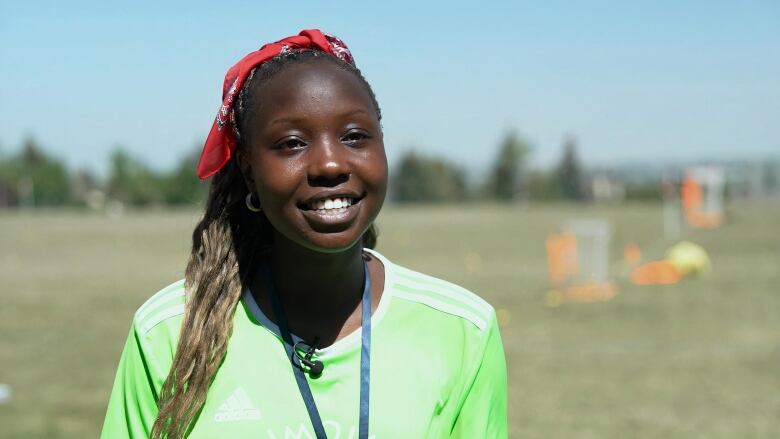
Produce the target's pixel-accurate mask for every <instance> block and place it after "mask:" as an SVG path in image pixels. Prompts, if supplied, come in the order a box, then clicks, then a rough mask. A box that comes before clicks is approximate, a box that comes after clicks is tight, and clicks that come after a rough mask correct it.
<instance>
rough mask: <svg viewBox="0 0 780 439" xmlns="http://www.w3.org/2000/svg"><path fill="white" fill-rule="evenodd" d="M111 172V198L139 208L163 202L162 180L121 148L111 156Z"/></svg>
mask: <svg viewBox="0 0 780 439" xmlns="http://www.w3.org/2000/svg"><path fill="white" fill-rule="evenodd" d="M109 172H110V174H109V178H108V184H107V188H106V192H107V195H108V196H109V198H112V199H115V200H119V201H122V202H124V203H127V204H132V205H138V206H144V205H148V204H153V203H160V202H162V201H163V196H162V193H161V189H160V186H161V182H160V178H159V177H158V176H157V175H155V173H154V172H153V171H152V170H151V169H149V168H148V167H146V165H144V164H143V163H141V162H140V161H139V160H137V159H135V158H133V157H131V156H130V154H129V153H127V152H126V151H125V150H124V149H122V148H121V147H120V148H117V149H115V150H114V152H113V153H112V154H111V168H110V171H109Z"/></svg>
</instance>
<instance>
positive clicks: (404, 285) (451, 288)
mask: <svg viewBox="0 0 780 439" xmlns="http://www.w3.org/2000/svg"><path fill="white" fill-rule="evenodd" d="M370 253H371V254H373V255H375V256H376V257H377V258H378V259H379V260H380V261H381V262H382V264H383V265H384V266H385V288H387V289H388V290H389V292H390V293H391V295H392V297H393V298H397V299H401V300H404V301H407V302H411V303H414V304H419V305H422V306H423V307H422V308H420V309H421V310H422V311H421V312H434V313H443V314H447V315H449V316H453V317H455V318H459V319H462V320H463V321H465V322H468V323H470V324H471V325H473V326H474V327H476V328H478V329H479V331H480V332H484V331H486V330H487V329H489V327H490V326H491V324H493V323H494V321H495V310H494V309H493V307H492V306H491V305H490V304H489V303H488V302H487V301H485V300H484V299H483V298H481V297H480V296H479V295H478V294H476V293H474V292H472V291H470V290H468V289H466V288H464V287H462V286H460V285H457V284H455V283H452V282H449V281H447V280H444V279H440V278H438V277H435V276H431V275H429V274H425V273H421V272H419V271H416V270H413V269H411V268H407V267H404V266H401V265H398V264H396V263H393V262H391V261H390V260H389V259H388V258H386V257H385V256H383V255H381V254H380V253H378V252H376V251H370Z"/></svg>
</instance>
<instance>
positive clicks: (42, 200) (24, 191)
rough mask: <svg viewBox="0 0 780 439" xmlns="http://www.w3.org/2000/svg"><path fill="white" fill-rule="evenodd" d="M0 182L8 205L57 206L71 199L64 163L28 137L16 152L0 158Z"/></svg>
mask: <svg viewBox="0 0 780 439" xmlns="http://www.w3.org/2000/svg"><path fill="white" fill-rule="evenodd" d="M0 181H2V186H3V192H4V195H3V198H4V199H5V200H6V203H8V204H10V201H13V203H14V204H15V203H16V202H18V203H20V204H24V205H27V206H59V205H63V204H66V203H68V202H69V201H70V198H71V197H70V184H69V176H68V170H67V168H66V167H65V164H64V163H63V162H62V161H60V160H58V159H56V158H54V157H50V156H48V155H46V153H45V152H44V151H43V149H42V148H41V147H40V146H39V145H38V143H37V142H36V141H35V139H34V138H32V137H28V138H27V139H25V141H24V143H23V144H22V149H21V151H20V152H19V153H18V154H17V155H15V156H11V157H8V158H6V159H3V160H2V161H0Z"/></svg>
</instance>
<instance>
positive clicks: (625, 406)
mask: <svg viewBox="0 0 780 439" xmlns="http://www.w3.org/2000/svg"><path fill="white" fill-rule="evenodd" d="M197 215H198V214H197V212H193V211H178V212H172V211H163V212H156V211H155V212H137V213H129V214H126V215H124V216H123V217H121V218H118V219H110V218H107V217H104V216H100V215H97V214H88V213H79V212H70V213H68V212H57V211H43V212H27V213H25V212H22V213H20V212H0V383H7V384H9V385H10V386H11V387H12V389H13V396H12V399H11V400H10V402H9V403H6V404H4V405H0V438H49V439H53V438H89V437H96V436H97V435H98V432H99V430H100V427H101V425H102V421H103V416H104V410H105V405H106V402H107V398H108V393H109V390H110V386H111V383H112V380H113V376H114V372H115V368H116V364H117V361H118V357H119V352H120V349H121V346H122V343H123V341H124V339H125V337H126V335H127V330H128V328H129V324H130V320H131V317H132V314H133V312H134V311H135V309H136V308H137V307H138V306H139V305H140V304H141V303H142V302H143V301H144V300H145V299H146V298H147V297H148V296H149V295H150V294H152V293H153V292H154V291H156V290H157V289H159V288H160V287H162V286H164V285H167V284H168V283H170V282H171V281H173V280H175V279H178V278H181V277H182V271H183V267H184V264H185V260H186V257H187V253H188V245H189V234H190V231H191V230H192V227H193V225H194V223H195V220H196V218H197ZM570 217H600V218H608V219H610V220H611V221H612V224H613V225H614V227H615V229H614V230H615V236H614V243H615V245H614V248H615V249H616V250H617V249H619V248H620V246H622V245H623V244H625V243H626V242H627V241H629V240H634V241H636V242H638V243H639V244H640V246H642V247H643V248H645V249H648V251H649V252H650V253H651V254H650V255H646V256H649V257H653V256H660V254H661V253H662V251H663V249H664V246H663V243H662V242H661V241H660V237H661V235H662V233H661V214H660V211H659V207H658V206H653V205H636V206H624V207H604V208H600V207H579V208H574V207H567V206H545V207H534V208H531V209H520V208H504V207H498V206H467V207H458V206H453V207H440V208H433V207H431V208H428V207H424V208H423V207H420V208H387V209H386V210H385V211H384V212H383V213H382V216H381V217H380V221H379V224H380V231H381V233H380V245H379V250H380V251H382V252H383V253H384V254H385V255H386V256H388V257H390V258H391V259H394V260H395V261H396V262H398V263H401V264H403V265H406V266H409V267H412V268H415V269H417V270H420V271H424V272H428V273H431V274H434V275H437V276H440V277H444V278H446V279H449V280H452V281H454V282H456V283H460V284H462V285H464V286H466V287H467V288H469V289H471V290H473V291H476V292H478V293H479V294H480V295H482V296H483V297H485V298H486V299H487V300H488V301H490V302H491V303H492V304H493V305H494V306H495V307H496V308H497V309H498V310H499V312H500V315H501V316H502V328H501V330H502V337H503V341H504V345H505V349H506V353H507V361H508V366H509V379H510V431H511V436H512V437H518V438H519V437H528V438H628V437H631V438H698V437H706V438H757V437H766V438H770V437H774V438H777V437H780V233H778V226H780V206H778V205H776V204H775V205H745V206H739V207H734V208H732V211H731V221H730V223H729V224H728V225H727V226H725V227H724V228H722V229H720V230H717V231H696V232H686V233H685V237H686V238H688V239H690V240H692V241H694V242H696V243H698V244H701V245H702V246H704V247H705V248H706V249H707V250H708V251H709V252H710V256H711V258H712V261H713V266H714V270H713V272H712V273H711V274H710V275H709V276H706V277H703V278H701V279H691V280H687V281H684V282H682V283H681V284H678V285H675V286H667V287H644V288H639V287H634V286H631V285H630V284H628V283H626V282H625V280H622V281H620V288H621V292H620V294H619V295H618V296H617V297H615V298H614V299H613V300H611V301H609V302H603V303H592V304H570V305H563V306H560V307H556V308H550V307H548V306H546V305H545V302H544V297H545V294H546V291H547V285H546V276H547V272H546V267H545V256H544V238H545V235H546V233H547V232H549V231H551V230H553V228H554V227H555V225H557V224H558V223H559V222H560V221H562V220H564V219H567V218H570ZM653 253H655V254H653ZM613 254H615V255H617V253H613ZM619 280H620V279H619Z"/></svg>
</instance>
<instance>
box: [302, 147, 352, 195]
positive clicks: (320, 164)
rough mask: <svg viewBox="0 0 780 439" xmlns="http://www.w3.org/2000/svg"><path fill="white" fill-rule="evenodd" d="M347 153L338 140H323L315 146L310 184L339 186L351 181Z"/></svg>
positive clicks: (310, 167)
mask: <svg viewBox="0 0 780 439" xmlns="http://www.w3.org/2000/svg"><path fill="white" fill-rule="evenodd" d="M346 152H347V151H345V147H344V145H342V144H341V142H339V141H338V140H335V141H334V140H330V139H323V140H322V141H321V142H317V144H315V145H314V148H313V151H312V154H311V160H312V161H311V163H310V164H309V176H308V178H309V184H310V185H312V186H327V187H332V186H338V185H339V184H341V183H344V182H346V181H347V180H349V175H350V171H349V163H348V158H347V154H346Z"/></svg>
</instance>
